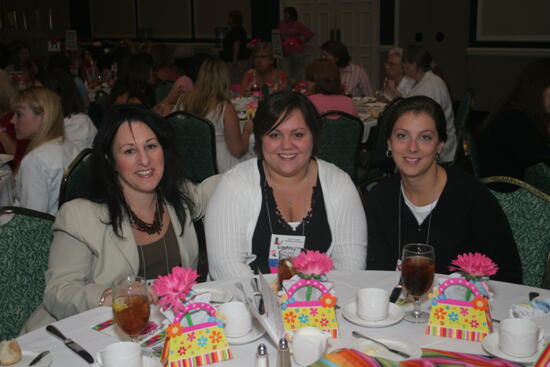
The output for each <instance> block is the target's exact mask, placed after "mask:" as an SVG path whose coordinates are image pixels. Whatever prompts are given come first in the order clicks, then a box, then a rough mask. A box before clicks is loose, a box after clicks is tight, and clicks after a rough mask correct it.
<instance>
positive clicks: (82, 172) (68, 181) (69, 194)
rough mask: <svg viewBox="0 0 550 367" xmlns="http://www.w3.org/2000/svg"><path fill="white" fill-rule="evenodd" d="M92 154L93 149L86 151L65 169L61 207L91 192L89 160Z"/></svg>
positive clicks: (60, 194)
mask: <svg viewBox="0 0 550 367" xmlns="http://www.w3.org/2000/svg"><path fill="white" fill-rule="evenodd" d="M91 153H92V150H91V149H89V148H87V149H84V150H83V151H82V152H80V153H79V154H78V155H77V156H76V157H75V159H73V161H72V162H71V164H69V166H68V167H67V168H66V169H65V173H64V174H63V180H62V181H61V190H60V192H59V207H61V205H63V203H66V202H67V201H70V200H72V199H76V198H78V197H82V196H83V195H84V194H85V193H87V192H88V191H89V188H90V179H91V176H92V175H91V172H92V168H91V166H90V165H91V160H90V159H89V158H90V155H91Z"/></svg>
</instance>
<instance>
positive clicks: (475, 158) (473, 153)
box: [464, 131, 481, 179]
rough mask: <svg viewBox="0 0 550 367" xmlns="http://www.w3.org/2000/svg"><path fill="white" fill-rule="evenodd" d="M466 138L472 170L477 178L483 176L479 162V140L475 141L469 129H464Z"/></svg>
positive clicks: (466, 152)
mask: <svg viewBox="0 0 550 367" xmlns="http://www.w3.org/2000/svg"><path fill="white" fill-rule="evenodd" d="M464 140H465V142H466V151H465V152H464V154H466V155H467V156H468V158H469V160H470V164H471V165H472V172H473V173H474V176H475V177H476V178H478V179H479V178H481V169H480V163H479V152H478V148H477V142H476V141H475V138H474V136H473V135H472V133H470V132H469V131H464Z"/></svg>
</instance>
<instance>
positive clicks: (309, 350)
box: [291, 326, 330, 366]
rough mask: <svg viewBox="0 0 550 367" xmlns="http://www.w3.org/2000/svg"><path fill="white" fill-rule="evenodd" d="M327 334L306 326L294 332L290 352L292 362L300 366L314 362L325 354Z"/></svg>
mask: <svg viewBox="0 0 550 367" xmlns="http://www.w3.org/2000/svg"><path fill="white" fill-rule="evenodd" d="M329 337H330V336H329V335H328V333H325V332H323V331H322V330H320V329H318V328H316V327H310V326H306V327H303V328H300V329H298V330H296V331H295V332H294V335H293V336H292V343H291V350H292V356H293V357H294V361H295V362H296V363H297V364H299V365H301V366H308V365H310V364H312V363H313V362H316V361H317V360H319V358H321V357H322V356H323V355H324V354H325V350H326V348H327V341H328V339H329Z"/></svg>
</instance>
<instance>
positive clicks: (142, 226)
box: [128, 195, 164, 234]
mask: <svg viewBox="0 0 550 367" xmlns="http://www.w3.org/2000/svg"><path fill="white" fill-rule="evenodd" d="M128 211H129V212H130V224H131V225H132V227H134V228H135V229H137V230H138V231H140V232H145V233H147V234H155V233H156V234H159V233H160V232H161V231H162V216H163V214H164V207H163V206H162V203H160V198H159V196H158V195H157V202H156V210H155V218H154V219H153V223H151V224H149V223H145V222H144V221H142V220H141V219H140V218H139V217H138V216H137V215H136V213H134V211H133V210H132V208H130V206H128Z"/></svg>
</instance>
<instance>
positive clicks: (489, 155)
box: [478, 104, 550, 180]
mask: <svg viewBox="0 0 550 367" xmlns="http://www.w3.org/2000/svg"><path fill="white" fill-rule="evenodd" d="M478 151H479V160H480V162H479V163H480V170H481V177H490V176H510V177H515V178H518V179H520V180H524V173H525V169H526V168H528V167H530V166H533V165H535V164H537V163H539V162H544V161H545V158H546V161H545V162H546V163H547V164H550V160H549V157H550V146H549V145H548V144H547V143H546V142H545V141H544V138H543V137H542V135H541V134H540V133H539V131H538V130H537V128H536V127H535V123H534V121H533V120H532V119H531V118H530V117H529V116H528V115H527V114H526V113H525V112H523V111H522V110H520V109H519V108H517V107H515V106H513V105H512V104H507V105H505V106H504V107H503V108H502V110H501V111H500V112H499V113H498V114H497V116H496V117H495V120H494V121H493V122H492V123H491V125H490V126H488V127H487V128H486V129H485V131H484V132H483V133H482V134H481V135H480V137H479V140H478Z"/></svg>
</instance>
